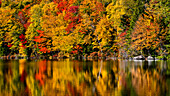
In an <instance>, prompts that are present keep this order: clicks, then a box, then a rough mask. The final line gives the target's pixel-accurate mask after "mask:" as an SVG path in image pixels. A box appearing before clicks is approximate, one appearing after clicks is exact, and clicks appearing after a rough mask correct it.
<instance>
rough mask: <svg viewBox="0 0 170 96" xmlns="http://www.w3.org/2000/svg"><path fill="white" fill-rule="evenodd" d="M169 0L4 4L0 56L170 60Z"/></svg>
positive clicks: (4, 0) (0, 6) (7, 0)
mask: <svg viewBox="0 0 170 96" xmlns="http://www.w3.org/2000/svg"><path fill="white" fill-rule="evenodd" d="M169 21H170V2H168V0H0V55H1V56H7V55H23V56H29V57H30V56H37V55H44V56H60V55H62V54H63V55H66V56H68V55H69V56H78V55H79V56H88V55H91V54H93V53H97V54H98V56H101V50H102V52H103V53H104V54H105V55H109V54H111V55H112V56H115V57H125V58H129V57H134V56H137V55H144V56H145V57H146V56H154V57H159V58H165V57H166V58H170V55H169V54H170V22H169Z"/></svg>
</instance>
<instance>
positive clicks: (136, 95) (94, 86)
mask: <svg viewBox="0 0 170 96" xmlns="http://www.w3.org/2000/svg"><path fill="white" fill-rule="evenodd" d="M3 95H4V96H170V61H149V62H148V61H127V60H92V61H78V60H69V59H64V60H53V61H51V60H32V61H27V60H24V59H22V60H10V61H4V60H1V61H0V96H3Z"/></svg>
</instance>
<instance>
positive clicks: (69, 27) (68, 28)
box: [66, 22, 74, 32]
mask: <svg viewBox="0 0 170 96" xmlns="http://www.w3.org/2000/svg"><path fill="white" fill-rule="evenodd" d="M73 27H74V24H73V22H72V23H70V24H69V25H68V26H67V28H66V31H67V32H69V31H71V28H73Z"/></svg>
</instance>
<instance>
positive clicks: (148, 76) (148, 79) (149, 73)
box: [130, 62, 166, 96]
mask: <svg viewBox="0 0 170 96" xmlns="http://www.w3.org/2000/svg"><path fill="white" fill-rule="evenodd" d="M145 63H146V62H145ZM144 66H148V65H144ZM130 78H132V86H133V87H134V89H135V91H136V93H137V95H139V96H144V95H146V94H148V95H149V94H150V95H151V96H160V95H163V94H164V96H165V95H166V92H165V91H166V89H165V88H166V84H165V79H164V78H162V76H161V74H160V67H158V66H156V65H155V64H154V63H153V64H152V65H151V66H148V67H144V69H143V68H141V67H137V68H136V69H135V68H132V69H131V77H130ZM162 88H164V89H163V90H162Z"/></svg>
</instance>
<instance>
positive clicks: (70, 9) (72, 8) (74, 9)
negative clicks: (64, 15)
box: [68, 6, 79, 13]
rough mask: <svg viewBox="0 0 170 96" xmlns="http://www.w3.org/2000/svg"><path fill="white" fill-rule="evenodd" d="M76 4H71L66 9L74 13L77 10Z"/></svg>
mask: <svg viewBox="0 0 170 96" xmlns="http://www.w3.org/2000/svg"><path fill="white" fill-rule="evenodd" d="M78 8H79V7H78V6H71V7H70V8H69V9H68V11H69V12H72V13H76V12H77V11H78Z"/></svg>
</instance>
